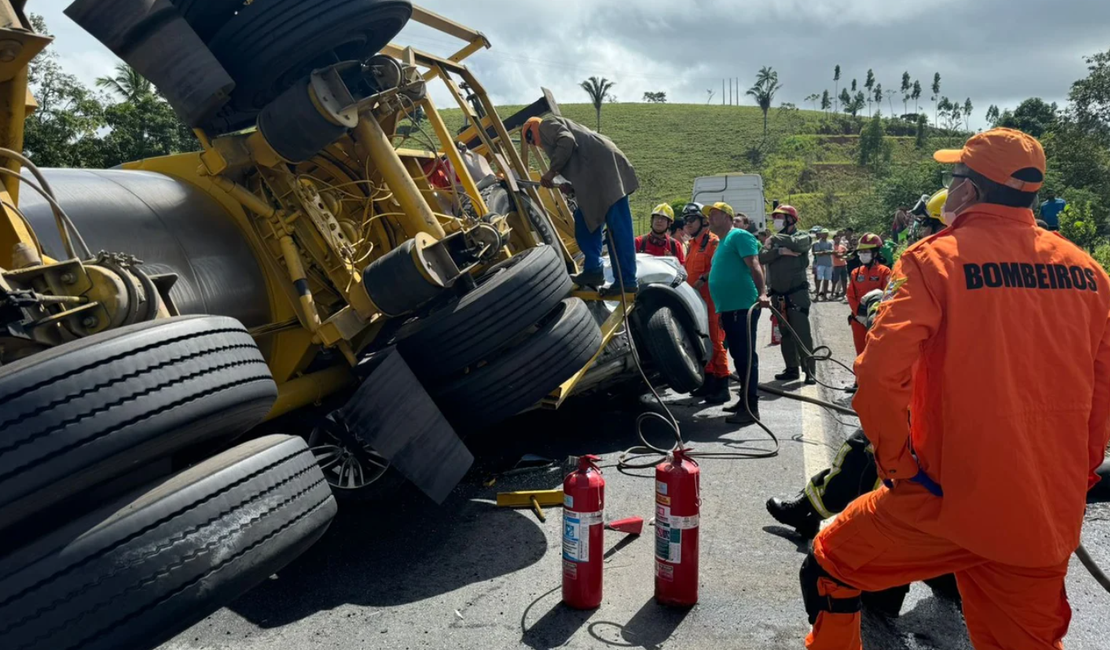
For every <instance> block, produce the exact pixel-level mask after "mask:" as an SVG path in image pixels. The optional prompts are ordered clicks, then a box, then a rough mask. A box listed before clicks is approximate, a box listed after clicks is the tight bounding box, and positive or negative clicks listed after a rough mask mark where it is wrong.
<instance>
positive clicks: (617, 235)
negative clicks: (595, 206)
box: [574, 196, 636, 289]
mask: <svg viewBox="0 0 1110 650" xmlns="http://www.w3.org/2000/svg"><path fill="white" fill-rule="evenodd" d="M605 225H606V226H607V227H608V228H609V232H610V233H611V234H612V235H613V242H615V244H616V250H614V246H612V245H611V244H610V243H609V242H608V241H606V242H605V244H606V246H607V247H608V248H609V261H611V262H612V263H613V267H614V270H613V277H614V278H617V277H618V276H617V272H616V269H618V268H619V269H620V276H619V277H620V279H621V280H623V284H624V288H625V289H631V288H633V287H635V286H636V238H635V237H634V236H633V234H632V208H631V207H630V206H629V205H628V197H627V196H626V197H624V198H623V199H621V200H619V201H617V202H616V203H614V204H613V205H611V206H610V207H609V211H608V212H606V213H605ZM603 230H604V229H603V228H598V229H597V230H595V231H593V232H590V227H589V226H587V225H586V220H585V218H584V217H583V216H582V211H581V210H575V211H574V239H575V240H576V241H577V242H578V248H580V249H581V250H582V256H583V257H584V258H586V261H585V264H584V268H583V270H584V271H585V272H586V273H594V272H598V271H601V270H602V267H603V265H602V263H601V246H602V240H607V239H608V238H607V237H605V236H604V233H603V232H602V231H603Z"/></svg>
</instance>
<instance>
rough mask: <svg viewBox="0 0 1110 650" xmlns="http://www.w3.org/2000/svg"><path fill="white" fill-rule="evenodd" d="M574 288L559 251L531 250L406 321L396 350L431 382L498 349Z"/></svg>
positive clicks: (423, 377)
mask: <svg viewBox="0 0 1110 650" xmlns="http://www.w3.org/2000/svg"><path fill="white" fill-rule="evenodd" d="M573 287H574V285H573V283H572V282H571V280H570V275H568V274H567V269H566V266H565V265H564V264H563V260H562V259H561V258H560V256H559V252H558V250H556V249H555V248H554V247H552V246H538V247H536V248H529V249H527V250H525V251H523V252H521V253H519V254H517V255H514V256H513V257H511V258H509V259H508V260H506V261H504V262H501V263H500V264H497V265H495V266H494V267H493V268H491V269H490V270H489V271H488V272H486V273H485V274H484V275H483V276H482V277H481V278H479V279H478V288H477V289H475V290H473V291H471V292H470V293H468V294H466V295H465V296H463V297H462V298H460V299H458V300H455V301H452V302H451V303H450V304H449V305H448V306H446V307H444V308H443V309H440V310H438V311H434V312H432V313H431V314H429V315H428V316H426V317H424V318H422V319H419V320H416V321H413V322H412V323H411V327H410V326H408V325H406V329H403V330H402V331H401V333H400V334H399V335H398V338H399V341H398V345H397V348H398V349H399V350H400V351H401V355H402V356H403V357H404V358H405V361H406V362H407V363H408V364H409V367H410V368H412V371H413V373H415V374H416V376H417V377H419V378H420V379H421V380H422V381H424V382H425V383H426V384H434V383H436V382H438V381H441V380H443V379H444V378H446V377H448V376H450V375H453V374H456V373H458V372H459V371H461V370H464V369H466V368H467V367H468V366H470V365H472V364H474V363H477V362H479V361H482V360H484V359H486V358H488V357H489V356H490V355H492V354H494V353H496V352H497V351H498V350H499V349H501V348H502V347H504V346H505V345H506V344H507V343H508V342H509V341H511V340H512V339H513V338H515V337H516V336H518V335H519V334H521V333H522V332H524V331H525V330H527V329H528V328H529V327H532V326H533V325H535V324H536V323H537V322H539V321H540V319H542V318H543V317H544V316H545V315H546V314H548V313H550V312H551V310H552V309H554V308H555V307H557V306H558V305H559V303H560V302H561V301H562V300H563V298H565V297H566V296H567V295H568V294H570V291H571V289H572V288H573Z"/></svg>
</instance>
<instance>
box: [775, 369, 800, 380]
mask: <svg viewBox="0 0 1110 650" xmlns="http://www.w3.org/2000/svg"><path fill="white" fill-rule="evenodd" d="M801 378H802V373H801V372H799V370H798V369H797V368H787V369H786V371H784V372H782V373H779V374H777V375H775V380H776V381H798V380H799V379H801Z"/></svg>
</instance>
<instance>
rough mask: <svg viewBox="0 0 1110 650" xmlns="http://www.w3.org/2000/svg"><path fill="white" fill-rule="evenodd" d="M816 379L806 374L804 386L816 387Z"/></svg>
mask: <svg viewBox="0 0 1110 650" xmlns="http://www.w3.org/2000/svg"><path fill="white" fill-rule="evenodd" d="M816 385H817V378H816V377H814V376H813V375H812V374H810V373H808V372H807V373H806V386H816Z"/></svg>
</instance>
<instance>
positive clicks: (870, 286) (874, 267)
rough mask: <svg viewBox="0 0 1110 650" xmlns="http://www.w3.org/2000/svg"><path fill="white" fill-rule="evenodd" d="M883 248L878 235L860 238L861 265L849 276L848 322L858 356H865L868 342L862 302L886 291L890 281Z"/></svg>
mask: <svg viewBox="0 0 1110 650" xmlns="http://www.w3.org/2000/svg"><path fill="white" fill-rule="evenodd" d="M882 247H883V239H882V237H879V236H878V235H876V234H873V233H867V234H866V235H864V236H863V237H860V238H859V246H858V247H857V248H856V250H857V251H858V255H859V261H860V265H859V266H858V267H857V268H856V269H855V270H853V271H852V274H851V275H849V276H848V291H847V294H846V297H847V298H848V306H849V307H851V308H852V314H851V316H850V317H849V318H848V322H850V323H851V324H852V339H853V340H854V341H855V344H856V354H857V355H860V354H863V346H864V345H865V344H866V342H867V324H866V323H867V314H866V313H860V301H861V300H863V297H864V296H866V295H867V294H868V293H870V292H872V291H874V290H875V289H886V283H887V282H888V281H889V280H890V267H888V266H887V265H885V264H883V263H882V261H881V260H879V258H878V254H879V249H880V248H882Z"/></svg>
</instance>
